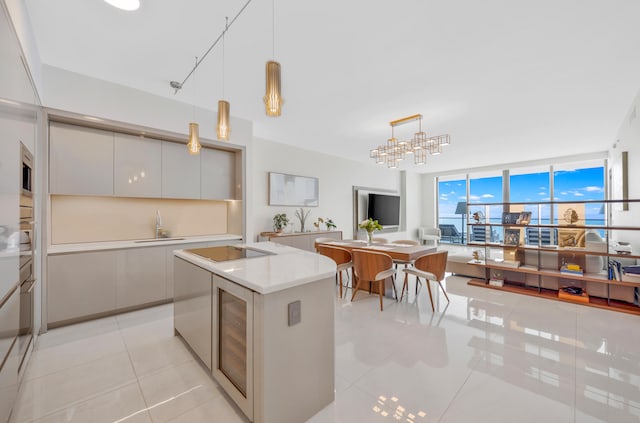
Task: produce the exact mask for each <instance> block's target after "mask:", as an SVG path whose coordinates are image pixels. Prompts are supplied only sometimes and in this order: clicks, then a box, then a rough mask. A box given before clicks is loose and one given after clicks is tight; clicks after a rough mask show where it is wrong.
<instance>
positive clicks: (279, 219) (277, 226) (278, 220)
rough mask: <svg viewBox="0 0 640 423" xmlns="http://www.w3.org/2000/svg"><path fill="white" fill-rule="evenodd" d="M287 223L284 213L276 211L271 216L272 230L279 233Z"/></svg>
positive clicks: (287, 219)
mask: <svg viewBox="0 0 640 423" xmlns="http://www.w3.org/2000/svg"><path fill="white" fill-rule="evenodd" d="M288 224H289V218H288V217H287V214H286V213H278V214H276V215H275V216H273V230H274V231H276V232H278V233H280V232H282V230H283V229H284V228H285V227H286V226H287V225H288Z"/></svg>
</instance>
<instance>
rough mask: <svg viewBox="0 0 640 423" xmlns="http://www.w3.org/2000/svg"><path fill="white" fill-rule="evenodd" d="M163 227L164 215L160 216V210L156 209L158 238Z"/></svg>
mask: <svg viewBox="0 0 640 423" xmlns="http://www.w3.org/2000/svg"><path fill="white" fill-rule="evenodd" d="M161 229H162V216H160V210H156V238H160V232H161Z"/></svg>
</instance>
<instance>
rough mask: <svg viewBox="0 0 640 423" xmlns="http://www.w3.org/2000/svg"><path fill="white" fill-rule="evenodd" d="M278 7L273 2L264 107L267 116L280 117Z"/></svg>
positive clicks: (272, 0) (280, 88)
mask: <svg viewBox="0 0 640 423" xmlns="http://www.w3.org/2000/svg"><path fill="white" fill-rule="evenodd" d="M275 10H276V7H275V0H271V31H272V33H271V57H272V58H273V60H269V61H268V62H267V64H266V66H265V70H266V93H265V95H264V98H263V100H264V105H265V108H266V113H267V116H274V117H278V116H280V114H281V113H282V112H281V109H282V86H281V78H280V63H278V62H276V61H275V56H276V12H275Z"/></svg>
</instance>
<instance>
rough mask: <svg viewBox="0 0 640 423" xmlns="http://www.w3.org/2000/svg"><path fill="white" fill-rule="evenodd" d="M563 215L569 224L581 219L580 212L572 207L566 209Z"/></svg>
mask: <svg viewBox="0 0 640 423" xmlns="http://www.w3.org/2000/svg"><path fill="white" fill-rule="evenodd" d="M562 217H563V218H564V221H565V222H567V224H569V225H573V224H575V223H576V222H577V221H578V220H580V216H578V212H577V211H575V210H574V209H572V208H569V209H566V210H565V211H564V215H563V216H562Z"/></svg>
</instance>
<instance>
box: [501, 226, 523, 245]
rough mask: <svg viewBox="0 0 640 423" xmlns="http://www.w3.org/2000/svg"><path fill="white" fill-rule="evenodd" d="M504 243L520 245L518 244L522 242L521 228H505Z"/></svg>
mask: <svg viewBox="0 0 640 423" xmlns="http://www.w3.org/2000/svg"><path fill="white" fill-rule="evenodd" d="M504 243H505V244H506V245H518V244H520V229H505V230H504Z"/></svg>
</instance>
